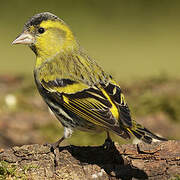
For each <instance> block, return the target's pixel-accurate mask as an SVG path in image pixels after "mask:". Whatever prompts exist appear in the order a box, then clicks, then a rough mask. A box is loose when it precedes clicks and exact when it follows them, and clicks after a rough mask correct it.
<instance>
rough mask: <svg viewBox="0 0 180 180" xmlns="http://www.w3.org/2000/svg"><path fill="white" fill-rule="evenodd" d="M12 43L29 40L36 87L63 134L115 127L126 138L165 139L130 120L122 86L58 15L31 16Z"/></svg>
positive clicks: (113, 128) (116, 131)
mask: <svg viewBox="0 0 180 180" xmlns="http://www.w3.org/2000/svg"><path fill="white" fill-rule="evenodd" d="M24 34H25V35H24ZM27 34H28V35H27ZM24 36H26V37H27V38H29V39H27V40H26V39H25V38H24ZM22 37H23V38H22ZM24 39H25V40H26V41H25V42H31V43H24ZM14 43H16V44H17V43H21V44H29V46H30V47H31V49H32V50H33V51H34V52H35V54H36V57H37V59H36V66H35V70H34V77H35V81H36V84H37V87H38V90H39V92H40V94H41V95H42V97H43V99H44V100H45V102H46V103H47V105H48V106H49V107H50V108H51V110H52V111H53V112H54V113H55V115H56V117H57V118H58V119H59V120H60V122H61V123H62V124H63V126H64V127H65V134H64V138H66V137H68V136H69V135H71V133H72V131H73V130H74V129H80V130H85V131H88V130H91V131H95V132H96V131H107V132H109V131H112V132H114V133H116V134H118V135H119V136H121V137H123V138H130V134H134V135H135V136H136V137H138V138H140V139H142V140H143V141H145V142H147V143H151V142H152V139H153V138H156V139H159V140H164V139H163V138H160V137H157V136H156V135H154V134H152V133H151V132H150V131H148V130H147V129H145V128H144V127H142V126H141V125H139V124H137V123H136V122H135V121H134V120H132V119H131V116H130V111H129V108H128V106H127V103H126V101H125V98H124V95H123V94H122V92H121V89H120V87H119V85H118V84H117V83H116V82H115V81H114V80H113V79H112V77H111V76H110V75H109V74H107V73H106V72H104V71H103V69H102V68H101V67H100V66H99V65H98V64H97V63H96V62H95V61H94V60H92V59H91V58H90V57H89V56H88V55H87V53H86V52H85V51H84V50H82V48H81V47H80V45H79V44H78V42H77V41H76V38H75V37H74V35H73V33H72V31H71V30H70V29H69V27H68V26H67V25H66V24H65V23H64V22H63V21H62V20H61V19H59V18H58V17H57V16H55V15H53V14H50V13H41V14H37V15H35V16H33V17H32V18H31V19H30V20H29V21H28V22H27V23H26V24H25V27H24V32H23V35H21V36H20V37H19V38H18V39H17V40H15V42H14Z"/></svg>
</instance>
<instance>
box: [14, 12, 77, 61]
mask: <svg viewBox="0 0 180 180" xmlns="http://www.w3.org/2000/svg"><path fill="white" fill-rule="evenodd" d="M12 44H26V45H29V47H30V48H31V49H32V50H33V51H34V52H35V54H36V55H37V56H39V57H41V58H43V59H47V58H51V57H53V56H55V55H56V54H58V53H60V52H61V51H62V52H63V51H68V50H72V49H73V48H76V47H77V46H78V45H77V43H76V40H75V38H74V35H73V33H72V32H71V30H70V29H69V27H68V26H67V25H66V24H65V22H64V21H62V20H61V19H60V18H58V17H57V16H55V15H53V14H51V13H49V12H44V13H40V14H36V15H34V16H33V17H32V18H30V19H29V20H28V21H27V22H26V23H25V25H24V29H23V32H22V33H21V34H20V35H19V36H18V37H17V38H16V39H15V40H14V41H13V42H12Z"/></svg>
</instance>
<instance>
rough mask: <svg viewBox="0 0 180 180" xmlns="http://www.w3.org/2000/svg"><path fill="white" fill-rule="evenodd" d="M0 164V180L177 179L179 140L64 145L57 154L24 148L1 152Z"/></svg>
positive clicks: (35, 147) (40, 147)
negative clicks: (10, 179)
mask: <svg viewBox="0 0 180 180" xmlns="http://www.w3.org/2000/svg"><path fill="white" fill-rule="evenodd" d="M0 162H1V164H0V177H1V178H5V177H8V178H9V177H11V178H13V177H15V178H19V179H21V178H22V179H23V178H25V179H40V180H41V179H63V180H65V179H67V180H71V179H72V180H74V179H75V180H89V179H98V180H101V179H102V180H106V179H107V180H109V179H112V180H115V179H122V180H130V179H134V180H135V179H151V180H152V179H159V180H165V179H180V141H167V142H156V143H153V144H151V145H148V144H144V143H140V144H138V145H132V144H126V145H122V146H120V145H118V144H115V145H114V144H113V145H112V146H111V148H109V149H105V148H104V147H103V146H97V147H79V146H66V147H60V148H59V151H58V150H56V152H52V151H51V149H50V148H49V147H48V146H44V145H38V144H34V145H24V146H21V147H17V146H16V147H12V148H10V149H6V150H2V149H0ZM12 167H13V168H14V171H13V173H12V172H11V171H10V170H11V168H12ZM6 168H7V169H6ZM1 178H0V179H1Z"/></svg>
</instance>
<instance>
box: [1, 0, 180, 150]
mask: <svg viewBox="0 0 180 180" xmlns="http://www.w3.org/2000/svg"><path fill="white" fill-rule="evenodd" d="M44 11H49V12H51V13H54V14H56V15H57V16H59V17H60V18H62V19H63V20H64V21H65V22H66V23H67V24H68V25H69V26H70V27H71V29H72V31H73V32H74V33H75V34H76V36H77V39H78V40H79V42H80V44H81V46H83V47H84V48H85V49H86V50H87V51H88V53H89V55H90V56H92V57H93V58H94V59H96V61H98V62H99V64H100V65H101V66H102V67H103V68H104V69H105V70H106V71H107V72H109V73H111V74H112V75H113V76H114V77H115V79H117V81H119V82H120V83H121V87H122V89H123V90H124V92H125V95H126V98H127V101H128V104H129V106H130V108H131V110H132V115H133V117H134V118H136V119H137V121H138V122H141V123H143V124H144V125H145V126H146V127H147V128H150V129H151V130H152V131H153V132H156V133H159V134H160V135H163V136H166V137H167V138H170V139H178V138H180V125H179V123H180V94H179V92H180V78H179V75H180V71H179V69H180V61H179V60H180V51H179V49H180V1H179V0H176V1H175V0H171V1H170V0H113V1H110V0H98V1H97V0H54V1H48V0H39V1H37V0H31V1H30V0H29V1H27V0H15V1H13V0H1V1H0V20H1V21H0V22H1V23H0V52H1V57H0V146H2V147H7V146H12V145H15V144H16V145H17V144H19V145H20V144H28V143H44V142H45V141H47V142H54V141H55V140H57V139H58V137H60V135H61V134H62V133H63V132H62V131H63V130H62V128H61V130H60V123H58V121H57V120H53V121H52V118H53V117H50V115H49V114H50V113H49V111H47V106H46V105H45V104H44V103H43V101H42V99H41V97H40V95H39V94H38V92H37V90H36V87H35V85H34V83H33V75H32V70H33V67H34V64H35V55H34V54H33V52H32V51H31V50H30V49H29V48H28V47H25V46H22V45H19V46H12V45H11V42H12V41H13V40H14V39H15V38H16V36H17V35H18V34H19V33H21V31H22V29H23V25H24V23H25V22H26V21H27V19H28V18H30V17H31V16H32V15H34V14H36V13H40V12H44ZM54 119H55V118H54ZM87 136H88V137H87ZM97 136H99V138H98V137H97ZM93 138H94V139H93ZM104 138H105V135H102V134H100V135H97V134H92V135H87V133H79V134H78V133H77V134H76V133H75V135H74V136H73V138H72V140H70V142H72V143H73V144H86V145H91V144H102V143H103V141H104ZM115 139H116V140H117V141H119V142H125V141H123V140H122V139H121V138H119V137H115Z"/></svg>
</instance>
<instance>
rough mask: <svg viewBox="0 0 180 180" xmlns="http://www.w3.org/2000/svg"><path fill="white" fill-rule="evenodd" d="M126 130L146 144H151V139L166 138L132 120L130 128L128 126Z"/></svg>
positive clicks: (163, 139) (160, 139) (161, 139)
mask: <svg viewBox="0 0 180 180" xmlns="http://www.w3.org/2000/svg"><path fill="white" fill-rule="evenodd" d="M127 130H128V131H129V132H130V133H131V134H133V135H134V136H136V137H137V138H138V139H140V140H142V141H144V142H146V143H148V144H151V143H152V141H153V139H157V140H159V141H167V139H165V138H163V137H159V136H157V135H155V134H153V133H152V132H150V131H149V130H148V129H146V128H145V127H143V126H142V125H140V124H138V123H137V122H136V121H133V126H132V127H131V128H128V129H127Z"/></svg>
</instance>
